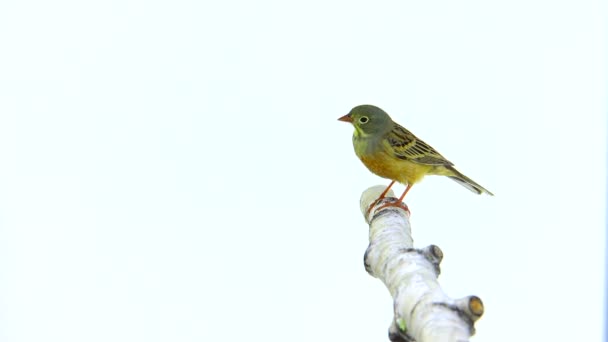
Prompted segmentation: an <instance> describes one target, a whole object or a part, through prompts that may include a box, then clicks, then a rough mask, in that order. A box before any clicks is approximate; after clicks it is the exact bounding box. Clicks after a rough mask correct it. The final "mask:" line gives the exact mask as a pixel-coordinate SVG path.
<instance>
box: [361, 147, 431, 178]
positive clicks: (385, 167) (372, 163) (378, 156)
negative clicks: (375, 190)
mask: <svg viewBox="0 0 608 342" xmlns="http://www.w3.org/2000/svg"><path fill="white" fill-rule="evenodd" d="M359 158H360V159H361V161H362V162H363V164H365V166H366V167H367V168H368V169H369V170H370V171H371V172H373V173H375V174H376V175H378V176H380V177H384V178H388V179H392V180H396V181H398V182H399V183H403V184H414V183H417V182H419V181H420V180H422V178H423V177H424V175H426V174H427V173H428V172H429V171H430V170H431V169H432V168H433V167H432V166H431V165H424V164H416V163H413V162H411V161H408V160H403V159H398V158H396V157H392V156H389V155H387V154H386V153H384V152H378V153H374V154H373V155H367V156H360V157H359Z"/></svg>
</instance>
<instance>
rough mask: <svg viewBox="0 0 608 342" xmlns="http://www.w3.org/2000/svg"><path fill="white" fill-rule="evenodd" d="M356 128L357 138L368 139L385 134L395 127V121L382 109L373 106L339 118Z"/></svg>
mask: <svg viewBox="0 0 608 342" xmlns="http://www.w3.org/2000/svg"><path fill="white" fill-rule="evenodd" d="M338 120H340V121H345V122H350V123H352V124H353V126H355V136H360V137H368V136H374V135H380V134H384V133H386V132H388V131H390V130H391V129H392V127H393V120H391V117H390V116H388V114H386V112H385V111H383V110H382V109H380V108H378V107H376V106H372V105H361V106H357V107H355V108H353V109H351V110H350V113H348V114H346V115H344V116H343V117H341V118H339V119H338Z"/></svg>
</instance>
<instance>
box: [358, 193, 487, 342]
mask: <svg viewBox="0 0 608 342" xmlns="http://www.w3.org/2000/svg"><path fill="white" fill-rule="evenodd" d="M383 190H384V186H375V187H371V188H369V189H367V190H366V191H365V192H363V194H362V196H361V211H362V212H363V215H364V216H365V220H366V221H367V222H368V223H369V246H368V247H367V250H366V251H365V258H364V261H365V270H366V271H367V272H368V273H369V274H370V275H371V276H373V277H376V278H379V279H380V280H382V281H383V282H384V284H385V285H386V287H387V288H388V290H389V292H390V294H391V296H392V297H393V310H394V318H393V322H392V324H391V326H390V328H389V339H390V340H391V341H393V342H403V341H407V342H410V341H418V342H439V341H441V342H448V341H449V342H452V341H458V342H461V341H468V340H469V337H470V336H472V335H473V334H474V333H475V327H474V323H475V321H477V320H478V319H479V317H481V315H482V314H483V310H484V307H483V303H482V302H481V299H479V298H478V297H476V296H469V297H465V298H461V299H451V298H450V297H448V296H447V295H446V294H445V293H444V292H443V290H442V289H441V287H440V286H439V283H438V282H437V277H438V276H439V273H440V269H439V264H440V263H441V260H442V259H443V252H442V251H441V249H439V247H437V246H435V245H431V246H428V247H425V248H423V249H416V248H414V245H413V239H412V234H411V227H410V221H409V216H410V213H409V210H408V209H407V206H405V204H402V205H401V206H400V207H394V206H390V207H385V208H380V207H381V206H382V205H383V204H386V203H390V202H396V201H397V199H396V198H394V197H393V196H394V194H393V192H392V191H390V192H389V193H388V194H387V197H386V198H384V199H383V200H381V201H379V202H378V203H376V204H374V207H373V208H372V210H370V211H369V215H368V214H367V212H368V208H369V206H370V205H372V203H373V202H374V200H375V199H376V198H378V196H379V195H380V193H381V192H382V191H383ZM378 208H380V210H378Z"/></svg>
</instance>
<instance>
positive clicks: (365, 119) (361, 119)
mask: <svg viewBox="0 0 608 342" xmlns="http://www.w3.org/2000/svg"><path fill="white" fill-rule="evenodd" d="M368 121H369V119H368V118H367V116H362V117H360V118H359V123H362V124H364V123H367V122H368Z"/></svg>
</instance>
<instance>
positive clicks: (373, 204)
mask: <svg viewBox="0 0 608 342" xmlns="http://www.w3.org/2000/svg"><path fill="white" fill-rule="evenodd" d="M393 184H395V181H391V184H389V185H388V186H387V187H386V189H384V191H382V193H381V194H380V196H378V198H376V200H375V201H373V202H372V204H370V205H369V207H368V208H367V215H369V212H370V210H372V208H373V207H374V206H375V205H376V203H378V201H380V200H381V199H383V198H384V196H386V194H387V193H388V191H389V190H390V189H391V186H393Z"/></svg>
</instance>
